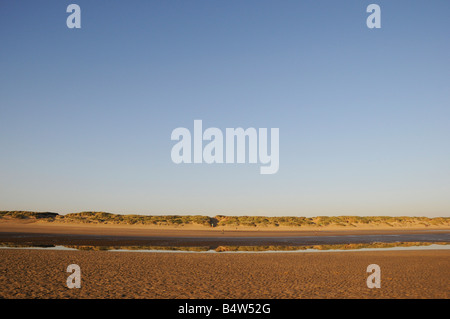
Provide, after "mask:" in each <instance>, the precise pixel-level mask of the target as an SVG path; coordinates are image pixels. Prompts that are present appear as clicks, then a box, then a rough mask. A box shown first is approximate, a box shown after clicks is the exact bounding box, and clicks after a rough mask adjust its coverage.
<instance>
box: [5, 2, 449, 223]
mask: <svg viewBox="0 0 450 319" xmlns="http://www.w3.org/2000/svg"><path fill="white" fill-rule="evenodd" d="M70 3H76V4H78V5H80V7H81V10H82V13H81V25H82V28H81V29H78V30H76V29H68V28H67V26H66V18H67V16H68V15H69V13H66V7H67V6H68V5H69V4H70ZM370 3H377V4H379V5H380V7H381V24H382V28H381V29H368V28H367V26H366V18H367V16H368V15H369V14H368V13H366V7H367V5H368V4H370ZM449 12H450V2H449V1H447V0H433V1H425V0H424V1H379V0H371V1H362V0H354V1H350V0H349V1H331V0H330V1H312V0H311V1H300V0H295V1H286V0H282V1H275V0H271V1H265V0H258V1H256V0H255V1H250V0H240V1H237V0H230V1H223V0H220V1H219V0H208V1H199V0H193V1H173V0H169V1H125V0H121V1H82V0H73V1H62V0H58V1H24V0H21V1H15V0H14V1H13V0H2V1H1V2H0V181H1V183H0V210H32V211H55V212H61V213H68V212H78V211H83V210H95V211H109V212H113V213H139V214H202V215H211V216H213V215H216V214H226V215H298V216H317V215H361V216H364V215H394V216H395V215H411V216H450V37H449V34H450V19H449V17H448V14H449ZM194 119H202V120H203V125H204V127H218V128H221V129H223V130H224V129H225V128H227V127H244V128H247V127H255V128H260V127H267V128H271V127H277V128H279V129H280V170H279V172H278V173H277V174H275V175H260V174H259V166H260V165H259V164H239V165H238V164H234V165H232V164H222V165H218V164H215V165H207V164H201V165H194V164H190V165H176V164H174V163H173V162H172V161H171V158H170V150H171V148H172V146H173V145H174V142H173V141H171V140H170V135H171V132H172V130H173V129H175V128H176V127H180V126H181V127H187V128H189V129H192V126H193V121H194Z"/></svg>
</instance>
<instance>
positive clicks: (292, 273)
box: [0, 222, 450, 299]
mask: <svg viewBox="0 0 450 319" xmlns="http://www.w3.org/2000/svg"><path fill="white" fill-rule="evenodd" d="M449 236H450V230H448V229H445V228H444V229H443V228H440V229H352V230H342V229H328V230H321V231H317V230H302V231H298V230H297V231H292V230H279V231H273V230H269V231H264V230H254V231H250V230H233V229H227V230H215V229H187V228H184V229H170V228H164V227H163V228H152V227H150V228H149V227H135V226H132V227H130V226H128V227H127V226H111V225H107V226H106V225H104V226H92V225H70V224H64V225H61V224H51V223H21V222H3V223H0V242H2V243H6V242H7V243H13V244H19V245H22V244H25V245H111V246H120V245H123V246H126V245H146V244H149V245H155V244H162V245H166V246H170V245H174V244H175V245H181V246H195V245H207V246H209V247H214V246H217V245H220V244H245V245H257V244H266V243H284V244H294V245H297V244H300V243H326V244H334V243H347V242H374V241H378V242H389V241H392V242H395V241H399V240H405V241H407V242H408V241H427V240H430V239H435V240H437V241H441V242H443V241H446V242H449V241H450V240H449ZM0 260H1V263H0V287H1V288H0V298H14V299H16V298H17V299H22V298H44V299H45V298H104V299H110V298H151V299H154V298H156V299H157V298H163V299H167V298H170V299H172V298H201V299H203V298H207V299H211V298H214V299H215V298H233V299H234V298H258V299H259V298H269V299H273V298H283V299H284V298H289V299H292V298H293V299H297V298H449V297H450V289H449V287H450V282H449V278H450V250H427V251H426V250H413V251H358V252H349V251H347V252H346V251H341V252H320V253H310V252H303V253H299V252H294V253H286V252H277V253H215V254H214V253H186V252H176V253H165V252H161V253H151V252H123V251H122V252H112V251H81V250H78V251H63V250H32V249H11V248H8V249H0ZM70 264H77V265H79V266H80V267H81V272H82V288H81V289H68V288H67V286H66V278H67V277H68V275H69V274H68V273H67V272H66V268H67V266H68V265H70ZM370 264H378V265H379V266H380V267H381V272H382V277H381V278H382V281H381V283H382V287H381V288H380V289H369V288H367V285H366V279H367V276H368V275H369V274H368V273H367V272H366V269H367V266H368V265H370Z"/></svg>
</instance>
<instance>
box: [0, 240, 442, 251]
mask: <svg viewBox="0 0 450 319" xmlns="http://www.w3.org/2000/svg"><path fill="white" fill-rule="evenodd" d="M0 249H44V250H72V251H113V252H131V251H133V252H184V253H185V252H193V253H257V252H271V253H274V252H283V253H286V252H324V251H378V250H423V249H450V243H448V242H396V243H380V242H376V243H369V244H368V243H362V244H330V245H304V246H275V245H268V246H218V247H209V246H198V247H185V246H88V245H67V246H61V245H17V244H10V243H0Z"/></svg>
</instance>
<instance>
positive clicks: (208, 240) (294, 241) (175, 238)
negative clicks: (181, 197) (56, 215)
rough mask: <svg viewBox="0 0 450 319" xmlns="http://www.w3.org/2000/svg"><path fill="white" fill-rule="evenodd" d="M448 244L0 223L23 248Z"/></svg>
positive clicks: (383, 235)
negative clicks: (31, 246) (64, 246)
mask: <svg viewBox="0 0 450 319" xmlns="http://www.w3.org/2000/svg"><path fill="white" fill-rule="evenodd" d="M398 241H403V242H450V229H348V230H295V231H294V230H282V231H274V230H270V231H269V230H253V231H250V230H226V231H222V230H216V229H182V228H181V229H164V228H160V229H155V228H146V227H139V226H128V227H124V226H105V225H103V226H91V225H89V226H88V225H86V226H84V225H70V224H69V225H64V224H56V225H55V224H39V223H29V224H26V223H25V224H24V223H0V242H2V243H6V242H7V243H14V244H27V245H96V246H209V247H211V248H215V247H217V246H221V245H320V244H350V243H373V242H387V243H389V242H398Z"/></svg>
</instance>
